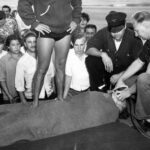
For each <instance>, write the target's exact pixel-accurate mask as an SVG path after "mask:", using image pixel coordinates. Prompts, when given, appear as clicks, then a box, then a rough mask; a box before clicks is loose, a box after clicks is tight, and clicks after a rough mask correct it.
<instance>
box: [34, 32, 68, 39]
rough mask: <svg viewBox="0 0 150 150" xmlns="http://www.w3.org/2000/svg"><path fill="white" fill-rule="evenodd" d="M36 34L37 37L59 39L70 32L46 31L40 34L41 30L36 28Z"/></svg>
mask: <svg viewBox="0 0 150 150" xmlns="http://www.w3.org/2000/svg"><path fill="white" fill-rule="evenodd" d="M34 31H35V32H36V34H37V37H38V38H39V37H42V38H51V39H54V40H55V41H59V40H61V39H62V38H64V37H65V36H66V35H70V32H67V31H64V32H62V33H54V32H50V33H46V32H45V34H42V33H41V32H38V31H36V30H34Z"/></svg>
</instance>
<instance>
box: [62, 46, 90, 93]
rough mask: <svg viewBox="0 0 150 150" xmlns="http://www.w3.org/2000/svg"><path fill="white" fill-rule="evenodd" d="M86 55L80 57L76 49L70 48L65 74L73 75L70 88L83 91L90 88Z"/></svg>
mask: <svg viewBox="0 0 150 150" xmlns="http://www.w3.org/2000/svg"><path fill="white" fill-rule="evenodd" d="M85 58H86V55H85V54H84V55H83V56H82V58H81V59H80V58H79V57H78V56H77V55H76V54H75V51H74V49H70V50H69V53H68V57H67V61H66V69H65V74H66V75H68V76H71V77H72V80H71V85H70V88H72V89H74V90H77V91H82V90H86V89H87V88H89V86H90V84H89V74H88V72H87V69H86V65H85Z"/></svg>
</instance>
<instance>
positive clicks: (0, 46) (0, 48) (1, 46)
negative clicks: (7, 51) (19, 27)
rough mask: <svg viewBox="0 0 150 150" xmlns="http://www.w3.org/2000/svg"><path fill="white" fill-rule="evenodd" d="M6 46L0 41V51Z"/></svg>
mask: <svg viewBox="0 0 150 150" xmlns="http://www.w3.org/2000/svg"><path fill="white" fill-rule="evenodd" d="M3 48H4V44H3V43H0V51H2V50H3Z"/></svg>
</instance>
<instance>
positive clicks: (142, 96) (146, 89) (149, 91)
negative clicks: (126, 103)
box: [136, 73, 150, 117]
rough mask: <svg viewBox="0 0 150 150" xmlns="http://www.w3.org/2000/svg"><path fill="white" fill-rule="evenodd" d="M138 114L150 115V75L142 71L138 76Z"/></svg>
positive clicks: (140, 115) (141, 115)
mask: <svg viewBox="0 0 150 150" xmlns="http://www.w3.org/2000/svg"><path fill="white" fill-rule="evenodd" d="M136 114H137V115H138V116H139V117H143V116H147V115H150V75H149V74H148V73H142V74H140V75H139V76H138V78H137V102H136Z"/></svg>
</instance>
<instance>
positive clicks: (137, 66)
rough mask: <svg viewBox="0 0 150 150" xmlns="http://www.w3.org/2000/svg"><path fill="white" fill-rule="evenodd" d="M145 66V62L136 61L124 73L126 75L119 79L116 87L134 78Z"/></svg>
mask: <svg viewBox="0 0 150 150" xmlns="http://www.w3.org/2000/svg"><path fill="white" fill-rule="evenodd" d="M143 65H144V62H143V61H141V60H140V59H139V58H138V59H136V60H135V61H134V62H133V63H132V64H131V65H130V66H129V67H128V69H127V70H126V71H125V72H124V74H123V75H122V76H121V77H120V78H119V80H118V82H117V84H116V87H115V88H118V87H120V86H122V84H124V81H125V80H127V79H128V78H130V77H131V76H133V75H134V74H135V73H136V72H138V71H139V70H140V69H141V68H142V67H143Z"/></svg>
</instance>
